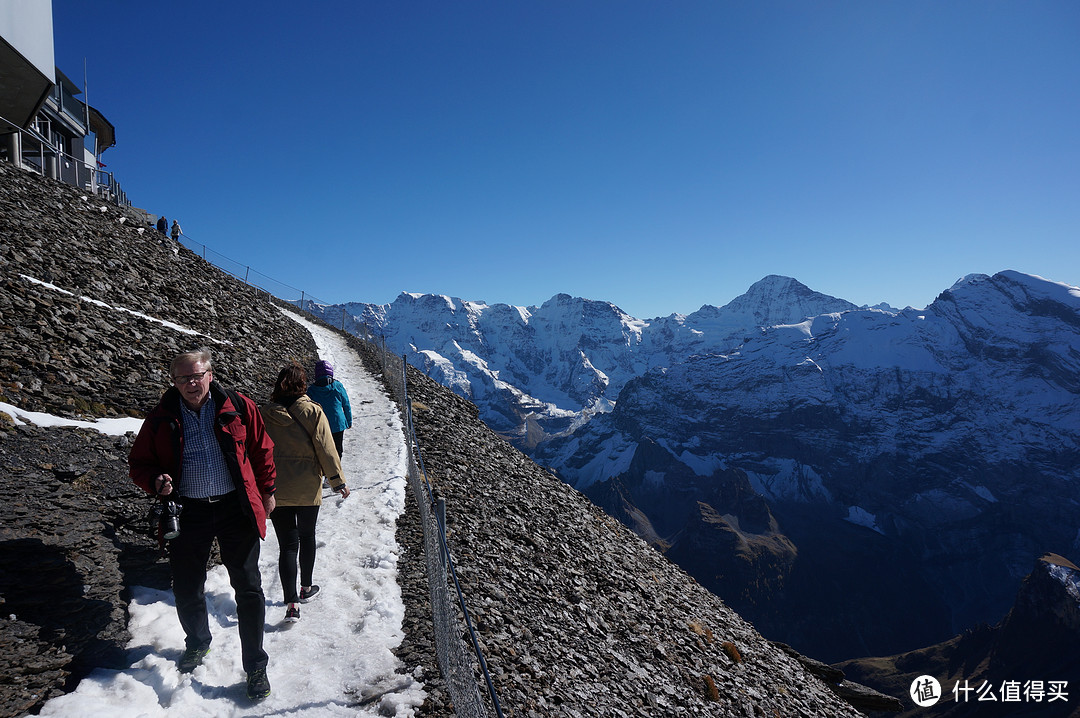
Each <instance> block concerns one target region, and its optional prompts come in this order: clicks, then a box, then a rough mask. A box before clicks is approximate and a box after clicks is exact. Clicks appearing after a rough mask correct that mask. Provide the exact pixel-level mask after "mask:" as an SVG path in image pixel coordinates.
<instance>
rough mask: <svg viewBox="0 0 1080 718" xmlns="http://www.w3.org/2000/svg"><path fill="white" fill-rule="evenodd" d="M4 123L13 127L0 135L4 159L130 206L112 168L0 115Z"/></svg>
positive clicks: (122, 205) (0, 145) (108, 199)
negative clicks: (85, 158)
mask: <svg viewBox="0 0 1080 718" xmlns="http://www.w3.org/2000/svg"><path fill="white" fill-rule="evenodd" d="M5 124H6V125H8V126H11V127H12V128H13V129H12V130H11V131H10V132H5V133H4V134H3V135H0V138H3V139H4V140H6V141H3V142H0V155H2V158H3V159H5V160H6V161H8V162H10V163H12V164H14V165H16V166H17V167H22V168H23V169H28V170H31V171H33V172H37V173H38V174H40V175H43V176H45V177H49V178H51V179H55V180H60V181H61V182H64V183H65V184H69V185H72V186H74V187H80V188H82V189H84V190H86V191H88V192H91V193H93V194H94V195H96V196H97V197H100V198H102V199H104V200H106V201H108V202H112V203H113V204H115V205H117V206H120V207H130V206H131V202H130V201H129V200H128V197H127V194H126V193H125V192H124V190H123V188H122V187H121V186H120V183H119V182H117V181H116V178H115V177H114V176H113V174H112V173H111V172H106V171H105V170H103V169H101V168H100V167H97V166H95V165H91V164H88V163H86V162H84V161H83V160H81V159H79V158H77V157H74V156H72V155H69V154H67V153H66V152H63V151H61V150H60V148H58V147H56V146H55V145H53V144H52V143H50V142H49V141H48V140H47V139H45V138H44V137H42V136H41V135H39V134H38V133H36V132H34V131H32V130H24V129H22V128H19V127H14V125H13V124H12V123H11V122H8V121H7V120H5V119H4V118H2V117H0V126H2V125H5Z"/></svg>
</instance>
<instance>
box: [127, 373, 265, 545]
mask: <svg viewBox="0 0 1080 718" xmlns="http://www.w3.org/2000/svg"><path fill="white" fill-rule="evenodd" d="M210 395H211V397H212V398H213V400H214V404H215V405H216V406H217V421H216V422H215V433H216V434H217V439H218V443H219V444H220V445H221V451H222V453H223V454H224V455H225V463H226V464H227V465H228V467H229V473H230V474H232V479H233V483H234V484H235V485H236V488H237V489H238V490H240V491H241V492H242V493H243V494H244V495H246V496H247V501H246V502H244V506H245V507H246V508H247V509H250V510H248V511H246V513H247V514H248V516H249V518H250V519H251V520H252V522H253V523H254V525H255V527H256V528H257V529H258V530H259V536H260V537H262V538H266V509H265V508H264V507H263V496H264V495H270V494H272V493H274V480H275V479H276V478H277V469H276V468H275V466H274V442H273V441H272V440H271V439H270V436H269V435H268V434H267V433H266V427H265V425H264V424H263V420H262V415H260V414H259V408H258V407H257V406H256V405H255V402H253V401H252V400H251V399H249V398H247V397H246V396H244V395H243V394H236V396H237V397H238V399H239V401H241V402H242V403H243V404H244V406H243V407H235V406H233V403H232V400H231V399H230V398H229V395H228V394H226V393H225V390H224V389H222V388H221V385H219V384H218V383H217V382H216V381H215V382H211V384H210ZM180 401H181V399H180V392H179V391H178V390H177V389H176V388H175V387H173V388H170V389H169V390H168V391H166V392H165V394H164V396H162V397H161V401H160V402H159V403H158V405H157V406H156V407H154V409H153V411H151V412H150V413H149V414H147V416H146V420H145V421H143V425H142V428H141V429H139V435H138V436H137V437H136V438H135V444H134V445H133V446H132V447H131V453H130V454H128V466H129V468H130V475H131V479H132V481H134V482H135V484H136V485H137V486H139V487H140V488H142V489H143V490H144V491H146V492H148V493H151V494H153V493H155V492H154V488H153V481H154V479H156V478H157V477H158V476H160V475H161V474H168V475H170V476H172V477H173V483H174V484H175V485H177V486H179V484H180V467H181V465H182V463H183V461H182V459H183V455H184V432H183V430H182V429H181V427H180V424H181V420H182V416H183V414H182V413H181V411H180ZM238 409H239V411H238Z"/></svg>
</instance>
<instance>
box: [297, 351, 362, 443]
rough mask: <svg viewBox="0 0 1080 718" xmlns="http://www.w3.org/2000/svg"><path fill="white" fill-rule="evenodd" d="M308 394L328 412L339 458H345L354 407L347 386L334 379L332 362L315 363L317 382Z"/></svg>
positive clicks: (327, 415)
mask: <svg viewBox="0 0 1080 718" xmlns="http://www.w3.org/2000/svg"><path fill="white" fill-rule="evenodd" d="M307 393H308V396H310V397H311V398H312V399H314V400H315V401H316V402H318V404H319V405H320V406H322V408H323V411H325V412H326V419H327V421H329V422H330V432H331V433H332V434H333V435H334V446H336V447H337V452H338V456H344V444H345V430H346V429H351V428H352V405H351V404H349V392H347V391H345V385H344V384H342V383H341V382H340V381H337V380H336V379H334V367H333V366H332V365H331V364H330V362H328V361H326V360H325V359H323V360H320V361H317V362H315V381H314V382H313V383H312V384H311V386H309V387H308V390H307Z"/></svg>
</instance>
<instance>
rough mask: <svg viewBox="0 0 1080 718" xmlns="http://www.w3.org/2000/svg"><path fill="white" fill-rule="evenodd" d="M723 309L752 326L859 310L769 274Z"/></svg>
mask: <svg viewBox="0 0 1080 718" xmlns="http://www.w3.org/2000/svg"><path fill="white" fill-rule="evenodd" d="M721 309H722V311H723V312H725V313H728V314H732V315H735V316H739V317H742V318H744V319H745V320H746V321H747V322H748V323H750V324H751V325H752V326H759V327H770V326H774V325H777V324H795V323H798V322H801V321H803V320H804V319H806V318H808V317H816V316H818V315H820V314H830V313H833V312H845V311H848V310H850V309H858V307H857V306H856V305H854V304H852V303H851V302H848V301H846V300H843V299H837V298H836V297H830V296H829V295H827V294H822V293H821V292H815V291H814V290H812V289H810V288H809V287H807V286H806V285H805V284H803V283H801V282H799V281H797V280H795V279H792V278H791V277H784V276H780V275H777V274H770V275H768V276H767V277H764V278H763V279H760V280H758V281H757V282H754V283H753V284H752V285H750V288H749V289H748V290H746V293H745V294H742V295H741V296H738V297H736V298H735V299H733V300H731V301H730V302H729V303H728V304H725V305H724V306H723V307H722V308H721Z"/></svg>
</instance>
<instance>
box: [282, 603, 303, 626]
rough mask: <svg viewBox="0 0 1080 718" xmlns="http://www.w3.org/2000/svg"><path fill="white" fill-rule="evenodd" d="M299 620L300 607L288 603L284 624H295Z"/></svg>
mask: <svg viewBox="0 0 1080 718" xmlns="http://www.w3.org/2000/svg"><path fill="white" fill-rule="evenodd" d="M299 620H300V607H299V606H297V605H296V604H295V603H290V604H289V608H288V609H287V610H286V611H285V623H296V622H297V621H299Z"/></svg>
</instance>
